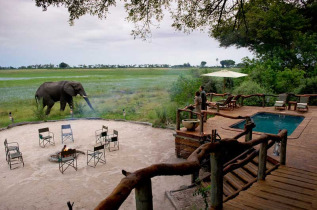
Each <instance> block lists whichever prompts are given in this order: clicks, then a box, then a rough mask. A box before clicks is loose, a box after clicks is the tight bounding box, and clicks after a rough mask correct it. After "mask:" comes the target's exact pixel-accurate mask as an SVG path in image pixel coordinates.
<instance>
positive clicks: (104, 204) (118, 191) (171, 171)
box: [95, 122, 287, 210]
mask: <svg viewBox="0 0 317 210" xmlns="http://www.w3.org/2000/svg"><path fill="white" fill-rule="evenodd" d="M251 123H252V122H251ZM251 123H249V124H250V125H249V126H246V127H245V130H244V131H243V133H245V134H246V133H248V132H250V130H252V126H251ZM238 137H241V135H240V134H238V135H236V136H235V137H234V138H232V139H229V138H227V139H223V140H221V141H220V142H216V143H214V142H210V143H206V144H203V145H201V146H200V147H199V148H197V149H196V150H195V151H194V152H193V153H192V154H191V155H190V156H189V157H188V158H187V160H186V161H185V162H183V163H174V164H167V163H162V164H154V165H151V166H149V167H145V168H142V169H139V170H137V171H134V172H127V171H125V170H122V174H123V175H124V176H125V177H124V178H123V179H122V180H121V181H120V183H119V184H118V185H117V186H116V188H115V189H114V190H113V191H112V193H111V194H110V195H109V196H108V197H107V198H105V199H104V200H103V201H101V202H100V203H99V205H98V206H97V207H96V208H95V209H98V210H99V209H110V210H112V209H119V207H120V206H121V205H122V203H123V202H124V201H125V200H126V198H127V197H128V196H129V194H130V193H131V191H132V190H133V189H135V195H136V196H135V197H136V209H137V210H149V209H153V202H152V188H151V178H153V177H156V176H172V175H179V176H183V175H190V174H197V171H199V169H200V168H201V162H202V161H203V159H205V158H206V157H208V155H209V157H210V165H211V175H210V178H211V186H213V187H212V188H211V192H210V199H211V206H212V207H213V208H222V203H223V198H222V196H223V194H222V192H223V190H222V188H223V181H222V179H223V175H224V174H225V173H228V172H230V171H232V170H234V169H235V168H237V167H241V166H242V165H244V164H247V163H248V162H250V161H251V160H252V159H253V158H252V157H253V153H251V155H249V156H247V157H246V158H245V159H243V160H241V161H238V162H236V161H234V162H232V163H229V164H227V165H225V168H224V165H223V162H222V160H223V154H225V153H224V152H226V151H227V152H230V151H231V152H232V151H237V149H238V150H239V151H240V150H243V151H246V150H248V149H251V148H253V147H254V146H256V145H258V144H261V147H260V150H259V167H258V180H260V179H262V180H263V179H265V168H266V155H267V150H268V148H269V147H270V146H272V145H273V144H274V142H276V141H280V142H281V152H280V163H281V164H283V165H285V162H286V144H287V131H286V130H282V131H281V132H279V134H278V135H271V134H264V135H262V136H260V137H259V138H257V139H254V140H249V141H247V142H238V141H237V138H238ZM269 141H270V143H269Z"/></svg>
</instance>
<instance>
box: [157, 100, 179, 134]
mask: <svg viewBox="0 0 317 210" xmlns="http://www.w3.org/2000/svg"><path fill="white" fill-rule="evenodd" d="M177 108H178V107H177V104H175V103H171V104H168V105H163V106H161V107H159V108H156V109H155V114H156V120H155V121H154V123H153V127H162V128H165V127H167V126H170V125H171V124H175V123H176V111H177Z"/></svg>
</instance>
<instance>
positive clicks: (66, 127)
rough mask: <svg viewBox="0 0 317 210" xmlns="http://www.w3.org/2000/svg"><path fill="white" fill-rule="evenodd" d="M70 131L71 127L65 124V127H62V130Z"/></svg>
mask: <svg viewBox="0 0 317 210" xmlns="http://www.w3.org/2000/svg"><path fill="white" fill-rule="evenodd" d="M68 128H69V129H71V127H70V124H67V125H62V129H68Z"/></svg>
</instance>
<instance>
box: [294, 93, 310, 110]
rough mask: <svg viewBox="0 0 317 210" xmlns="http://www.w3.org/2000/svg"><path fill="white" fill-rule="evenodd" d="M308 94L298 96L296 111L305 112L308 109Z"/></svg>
mask: <svg viewBox="0 0 317 210" xmlns="http://www.w3.org/2000/svg"><path fill="white" fill-rule="evenodd" d="M308 101H309V96H300V97H299V103H297V106H296V107H297V108H296V109H297V111H302V112H307V111H308Z"/></svg>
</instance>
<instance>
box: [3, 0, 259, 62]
mask: <svg viewBox="0 0 317 210" xmlns="http://www.w3.org/2000/svg"><path fill="white" fill-rule="evenodd" d="M120 5H121V6H120ZM109 11H110V14H109V15H108V18H107V19H106V20H100V19H98V18H97V17H95V16H89V15H86V16H83V17H81V18H80V19H79V20H76V21H75V25H74V26H70V25H69V23H68V12H67V9H66V8H63V7H59V8H57V7H49V8H48V10H47V11H46V12H43V11H42V9H41V8H39V7H36V6H35V2H34V1H32V0H0V66H13V67H19V66H23V65H34V64H49V63H52V64H55V65H57V64H59V63H61V62H65V63H67V64H69V65H70V66H78V65H81V64H86V65H94V64H110V65H116V64H120V65H133V64H170V65H178V64H184V63H190V64H191V65H200V63H201V61H206V62H207V66H215V65H220V64H219V61H221V60H225V59H231V60H234V61H235V62H236V63H239V62H240V61H241V59H242V58H243V57H246V56H249V57H253V56H252V53H251V52H249V51H248V50H247V49H245V48H240V49H236V48H235V47H230V48H220V47H219V42H217V41H216V40H215V39H213V38H211V37H209V36H208V35H207V33H204V32H193V33H191V34H189V35H188V34H184V33H182V32H178V31H175V29H173V28H172V27H171V26H170V25H171V20H170V19H169V17H168V15H167V16H165V19H164V21H163V22H162V23H161V24H160V27H159V28H153V30H152V38H151V39H150V40H147V41H143V40H141V39H134V37H133V36H132V35H130V33H131V30H132V29H133V23H130V22H127V21H125V17H126V16H127V15H126V13H125V11H124V8H123V7H122V4H117V7H111V8H110V9H109ZM217 58H218V62H217V61H216V59H217Z"/></svg>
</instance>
